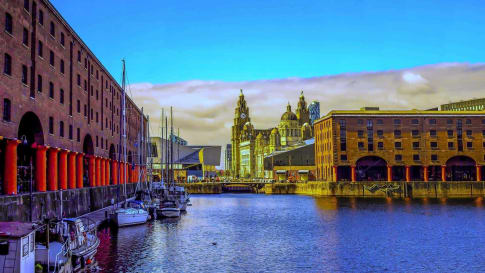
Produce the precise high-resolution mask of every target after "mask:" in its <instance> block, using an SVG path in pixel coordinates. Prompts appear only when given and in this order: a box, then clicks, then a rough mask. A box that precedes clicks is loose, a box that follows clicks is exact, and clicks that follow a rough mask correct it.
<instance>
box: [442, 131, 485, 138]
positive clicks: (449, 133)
mask: <svg viewBox="0 0 485 273" xmlns="http://www.w3.org/2000/svg"><path fill="white" fill-rule="evenodd" d="M484 132H485V131H484ZM448 137H453V130H448Z"/></svg>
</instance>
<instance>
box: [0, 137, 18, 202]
mask: <svg viewBox="0 0 485 273" xmlns="http://www.w3.org/2000/svg"><path fill="white" fill-rule="evenodd" d="M19 143H20V141H19V140H10V139H9V140H7V147H6V149H5V169H4V178H3V179H4V180H5V187H4V188H3V193H5V194H17V146H18V145H19Z"/></svg>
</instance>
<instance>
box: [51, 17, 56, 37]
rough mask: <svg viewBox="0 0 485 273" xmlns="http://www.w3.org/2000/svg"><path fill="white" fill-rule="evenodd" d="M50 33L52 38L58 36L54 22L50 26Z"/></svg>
mask: <svg viewBox="0 0 485 273" xmlns="http://www.w3.org/2000/svg"><path fill="white" fill-rule="evenodd" d="M50 33H51V36H52V37H55V36H56V25H54V22H52V21H51V25H50Z"/></svg>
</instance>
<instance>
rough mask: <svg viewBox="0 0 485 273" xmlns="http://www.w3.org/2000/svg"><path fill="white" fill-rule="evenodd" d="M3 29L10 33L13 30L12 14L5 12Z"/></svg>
mask: <svg viewBox="0 0 485 273" xmlns="http://www.w3.org/2000/svg"><path fill="white" fill-rule="evenodd" d="M5 31H6V32H8V33H10V34H12V32H13V22H12V15H10V13H8V12H6V13H5Z"/></svg>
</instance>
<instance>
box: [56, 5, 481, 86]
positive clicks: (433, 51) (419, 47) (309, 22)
mask: <svg viewBox="0 0 485 273" xmlns="http://www.w3.org/2000/svg"><path fill="white" fill-rule="evenodd" d="M51 2H52V3H53V4H54V6H55V7H56V8H57V9H58V10H59V11H60V12H61V14H62V15H63V16H64V17H65V18H66V20H67V21H68V22H69V24H71V26H72V27H73V28H74V29H75V30H76V31H77V33H78V34H79V35H80V36H81V37H82V39H83V40H84V41H85V42H86V43H87V44H88V46H89V47H90V48H91V50H92V51H93V52H94V53H95V54H96V55H97V56H98V58H99V59H100V60H101V61H102V62H103V64H104V65H105V66H106V67H107V68H108V69H109V70H110V72H111V73H112V74H113V76H115V77H116V78H117V79H119V78H120V70H121V69H120V67H121V64H120V59H121V58H123V57H124V58H126V60H127V65H128V75H129V81H130V83H139V82H150V83H161V84H163V83H170V82H179V81H187V80H196V79H197V80H221V81H251V80H260V79H275V78H289V77H314V76H325V75H333V74H340V73H349V72H350V73H352V72H363V71H382V70H391V69H401V68H408V67H415V66H420V65H426V64H436V63H442V62H469V63H483V62H485V54H483V53H484V52H483V48H484V45H485V27H484V26H485V16H484V14H485V2H484V1H478V0H477V1H466V0H464V1H456V0H455V1H447V0H440V1H425V0H413V1H410V0H409V1H406V0H403V1H369V0H359V1H345V0H335V1H333V0H330V1H323V0H322V1H306V0H299V1H296V0H295V1H288V0H278V1H272V0H265V1H261V0H244V1H229V0H221V1H219V0H206V1H190V0H183V1H179V0H164V1H162V0H143V1H132V0H102V1H100V0H83V1H74V0H51Z"/></svg>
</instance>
